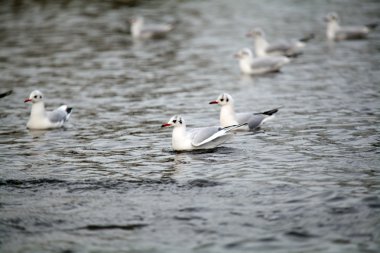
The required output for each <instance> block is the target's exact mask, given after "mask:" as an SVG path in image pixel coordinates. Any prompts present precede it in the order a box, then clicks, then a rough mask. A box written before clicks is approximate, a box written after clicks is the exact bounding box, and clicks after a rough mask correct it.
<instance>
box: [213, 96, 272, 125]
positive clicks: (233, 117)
mask: <svg viewBox="0 0 380 253" xmlns="http://www.w3.org/2000/svg"><path fill="white" fill-rule="evenodd" d="M210 104H218V105H220V106H221V108H220V125H221V126H222V127H225V126H230V125H241V124H247V125H246V127H241V128H239V130H240V129H241V130H254V129H257V128H259V127H260V126H261V125H262V124H263V123H264V122H265V121H268V120H270V119H272V118H274V114H275V113H276V112H278V110H279V108H275V109H272V110H269V111H266V112H260V113H253V112H252V113H250V112H247V113H236V114H235V109H234V100H233V99H232V96H231V95H230V94H228V93H223V94H220V95H219V97H218V98H217V99H216V100H213V101H211V102H210Z"/></svg>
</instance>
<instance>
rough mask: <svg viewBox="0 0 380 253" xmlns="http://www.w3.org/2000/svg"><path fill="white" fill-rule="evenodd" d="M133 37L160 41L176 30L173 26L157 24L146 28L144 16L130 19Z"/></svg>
mask: <svg viewBox="0 0 380 253" xmlns="http://www.w3.org/2000/svg"><path fill="white" fill-rule="evenodd" d="M130 25H131V26H130V29H131V34H132V37H133V38H135V39H159V38H163V37H165V36H166V34H167V33H168V32H170V31H172V30H173V29H174V26H173V25H172V24H155V25H149V26H145V24H144V18H143V17H142V16H137V17H133V18H131V19H130Z"/></svg>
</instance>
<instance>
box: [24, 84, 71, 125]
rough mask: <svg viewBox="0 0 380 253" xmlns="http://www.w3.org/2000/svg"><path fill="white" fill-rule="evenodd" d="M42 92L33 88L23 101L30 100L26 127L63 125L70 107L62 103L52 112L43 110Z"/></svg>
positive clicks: (68, 114)
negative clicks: (30, 104)
mask: <svg viewBox="0 0 380 253" xmlns="http://www.w3.org/2000/svg"><path fill="white" fill-rule="evenodd" d="M43 98H44V95H43V94H42V92H40V91H38V90H35V91H33V92H32V93H30V96H29V98H27V99H25V101H24V102H25V103H27V102H32V110H31V112H30V118H29V121H28V123H27V124H26V127H27V128H29V129H39V130H42V129H51V128H58V127H61V126H63V123H65V121H67V120H68V119H69V117H70V114H71V110H72V108H71V107H67V105H62V106H60V107H58V108H57V109H56V110H54V111H52V112H46V111H45V104H44V101H43Z"/></svg>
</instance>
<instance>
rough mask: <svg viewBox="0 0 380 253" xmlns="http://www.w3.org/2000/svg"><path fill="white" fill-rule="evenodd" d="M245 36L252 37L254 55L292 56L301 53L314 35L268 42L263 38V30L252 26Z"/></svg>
mask: <svg viewBox="0 0 380 253" xmlns="http://www.w3.org/2000/svg"><path fill="white" fill-rule="evenodd" d="M247 37H252V38H253V39H254V42H255V54H256V56H259V57H261V56H267V55H277V56H279V55H281V56H288V57H294V56H297V55H299V54H301V53H302V48H304V47H305V46H306V42H307V41H309V40H310V39H312V38H313V37H314V35H313V34H309V35H308V36H306V37H304V38H301V39H299V40H295V41H283V42H278V43H273V44H269V42H268V41H267V40H266V38H265V34H264V32H263V30H261V29H260V28H254V29H252V30H251V31H249V32H248V33H247Z"/></svg>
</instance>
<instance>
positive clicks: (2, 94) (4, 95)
mask: <svg viewBox="0 0 380 253" xmlns="http://www.w3.org/2000/svg"><path fill="white" fill-rule="evenodd" d="M12 92H13V90H9V91H7V92H4V93H1V94H0V98H3V97H6V96H9V95H11V94H12Z"/></svg>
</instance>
